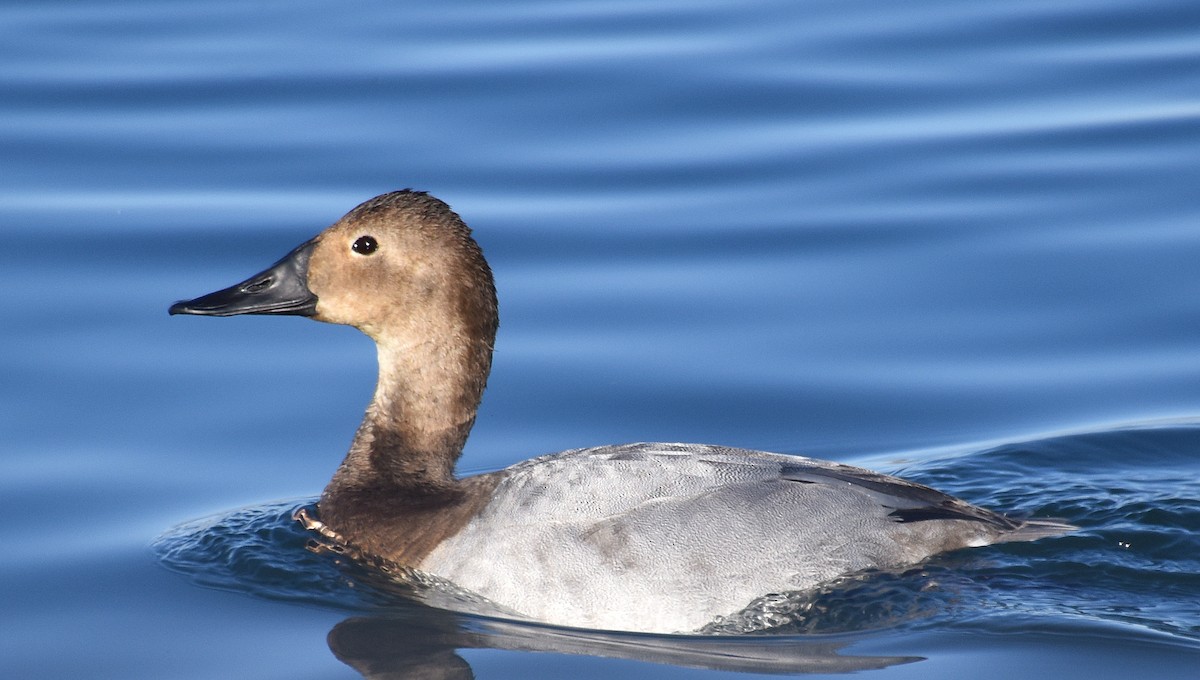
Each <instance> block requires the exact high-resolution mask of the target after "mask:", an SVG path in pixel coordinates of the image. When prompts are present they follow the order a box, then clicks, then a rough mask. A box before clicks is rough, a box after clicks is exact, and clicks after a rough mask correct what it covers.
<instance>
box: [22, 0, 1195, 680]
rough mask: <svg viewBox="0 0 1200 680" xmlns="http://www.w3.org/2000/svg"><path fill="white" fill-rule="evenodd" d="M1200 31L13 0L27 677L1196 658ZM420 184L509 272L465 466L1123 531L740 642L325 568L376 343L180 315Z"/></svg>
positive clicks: (1025, 547) (1089, 22)
mask: <svg viewBox="0 0 1200 680" xmlns="http://www.w3.org/2000/svg"><path fill="white" fill-rule="evenodd" d="M1197 26H1200V8H1197V7H1196V6H1195V5H1194V3H1187V2H1182V1H1176V2H1169V1H1168V2H1164V1H1159V0H1152V1H1151V2H1140V3H1135V2H1129V1H1128V0H1125V1H1112V2H1102V3H1097V2H1086V3H1085V2H1053V3H1047V2H1033V1H1025V2H1007V3H960V2H944V1H941V2H939V1H936V0H920V1H919V2H914V3H904V4H903V5H897V4H894V3H883V2H866V1H863V2H805V3H794V2H736V3H735V2H694V1H693V2H686V3H684V2H670V1H658V2H650V3H646V2H638V3H635V2H608V3H561V2H518V3H502V4H494V3H480V2H466V3H454V4H452V5H450V6H437V5H428V4H425V5H417V4H413V5H411V6H405V5H402V4H395V3H362V4H359V5H355V6H353V7H344V6H338V5H329V4H326V3H315V2H301V3H295V2H292V3H283V2H260V3H252V4H245V3H233V2H209V3H203V4H198V3H185V2H154V3H150V2H130V1H127V0H123V1H114V2H88V3H41V4H35V5H30V4H28V3H14V2H7V3H3V4H2V5H0V38H2V39H0V64H3V65H4V68H3V69H0V92H2V93H3V94H2V95H0V159H2V160H0V290H3V291H4V295H3V296H0V312H2V313H3V321H2V322H0V375H2V376H3V378H2V379H0V406H2V408H0V433H2V434H3V437H2V439H0V441H2V442H3V448H2V452H3V459H4V466H3V473H2V474H0V499H3V500H4V505H5V508H6V511H7V512H6V522H5V524H4V528H3V529H2V530H0V541H2V542H3V545H4V547H5V548H6V550H5V554H6V557H5V559H4V560H3V561H2V562H0V583H3V584H4V585H3V586H0V588H2V590H0V597H2V598H3V601H4V603H5V606H4V607H3V613H0V622H2V623H0V630H2V631H3V634H2V635H0V659H2V660H3V665H4V668H5V672H6V673H8V674H11V675H12V676H13V677H81V676H87V677H122V678H126V677H162V676H170V677H195V678H209V677H289V678H291V677H322V678H324V677H345V678H351V677H357V676H358V673H356V670H355V669H357V671H359V672H361V673H362V674H364V675H371V674H375V676H377V677H378V676H381V675H383V674H384V673H386V672H394V673H397V674H408V675H411V676H419V675H420V674H422V673H425V674H429V673H433V672H446V673H450V674H454V673H459V674H461V673H464V672H466V671H467V669H468V668H469V669H470V670H471V671H472V672H474V673H475V675H476V676H478V677H504V678H508V677H511V678H517V677H525V676H527V675H529V674H538V675H566V674H570V675H572V676H577V677H601V676H609V675H612V674H616V673H621V674H625V675H627V676H634V677H650V676H653V677H688V678H695V677H701V676H709V677H712V676H725V675H727V674H731V673H735V672H746V673H751V674H773V673H778V672H793V671H810V672H828V673H834V672H839V671H848V670H855V669H858V670H863V672H864V674H865V675H867V676H868V677H881V678H883V677H893V678H901V677H917V676H920V677H947V676H951V675H964V674H969V675H970V677H980V678H983V677H1021V676H1028V675H1033V674H1039V675H1044V674H1046V673H1048V672H1054V673H1055V674H1056V676H1057V677H1067V678H1083V677H1087V678H1089V679H1091V678H1097V677H1126V676H1129V675H1131V674H1135V673H1136V674H1145V672H1146V669H1148V668H1152V669H1153V672H1154V675H1155V676H1156V677H1180V678H1183V677H1192V676H1193V675H1194V668H1195V667H1196V664H1197V662H1198V661H1200V605H1198V604H1197V603H1198V602H1200V582H1198V580H1197V578H1198V577H1197V576H1196V575H1197V573H1200V564H1198V563H1197V558H1196V555H1198V554H1200V551H1198V550H1197V548H1198V547H1200V546H1198V545H1197V544H1198V539H1197V538H1196V536H1197V530H1198V529H1200V483H1198V482H1197V481H1196V480H1197V478H1198V475H1197V472H1198V467H1200V464H1198V463H1197V461H1198V460H1200V458H1198V457H1197V456H1196V454H1195V451H1196V450H1197V444H1198V443H1200V429H1198V428H1200V375H1198V374H1200V332H1198V331H1197V328H1198V327H1200V326H1198V325H1197V319H1200V295H1198V294H1197V293H1200V286H1197V283H1196V281H1197V278H1196V276H1197V275H1196V266H1195V263H1196V262H1197V261H1200V227H1197V224H1198V223H1200V221H1198V217H1200V193H1198V192H1197V191H1196V187H1197V186H1198V181H1197V180H1200V170H1198V166H1197V163H1196V159H1197V158H1200V134H1197V130H1198V129H1200V128H1198V126H1197V123H1198V120H1200V80H1197V77H1196V75H1195V74H1196V73H1200V41H1198V40H1197V39H1196V27H1197ZM404 186H413V187H416V188H421V189H428V190H430V191H432V192H434V193H435V194H436V195H438V196H439V197H441V198H443V199H445V200H447V201H448V202H450V203H451V204H452V205H453V206H454V207H455V209H456V210H458V211H459V212H460V213H461V214H462V215H463V216H464V217H465V218H466V220H467V221H468V223H470V224H471V225H472V226H473V227H474V228H475V230H476V234H477V236H478V239H479V241H480V242H481V244H482V245H483V247H484V249H485V252H486V253H487V254H488V256H489V259H490V261H491V263H492V266H493V269H494V270H495V272H496V277H497V285H498V287H499V290H500V296H501V315H502V327H501V331H500V337H499V339H498V342H497V354H496V368H495V372H494V374H493V378H492V380H491V382H490V384H489V389H488V393H487V395H486V397H485V402H484V406H483V409H482V410H481V413H480V417H479V421H478V425H477V427H476V430H475V433H474V434H473V436H472V438H471V441H470V443H469V444H468V449H467V452H466V455H465V456H464V459H463V464H462V468H463V470H464V471H466V472H474V471H480V470H486V469H495V468H498V467H502V466H504V465H507V464H510V463H512V462H515V461H517V460H520V459H523V458H527V457H530V456H532V455H536V454H540V453H544V452H549V451H556V450H562V449H566V448H572V447H578V446H587V445H593V444H603V443H617V442H625V441H636V440H667V441H671V440H682V441H702V442H712V443H722V444H729V445H736V446H745V447H750V448H760V449H769V450H776V451H783V452H793V453H803V454H807V455H813V456H819V457H825V458H832V459H836V460H842V461H847V462H852V463H858V464H865V465H869V466H872V467H875V468H878V469H882V470H885V471H889V472H899V473H902V474H905V475H906V476H910V477H912V478H914V479H917V480H918V481H922V482H926V483H930V484H934V485H936V486H938V487H940V488H943V489H945V490H947V491H950V492H953V493H956V494H959V495H961V496H963V497H965V498H967V499H969V500H971V501H974V502H978V503H981V504H984V505H988V506H991V507H995V508H999V509H1004V510H1007V511H1011V512H1014V513H1018V514H1021V513H1037V514H1044V515H1053V516H1059V517H1063V518H1065V519H1067V520H1069V521H1072V522H1074V523H1076V524H1079V525H1080V526H1081V527H1082V530H1081V531H1080V532H1078V533H1076V534H1074V535H1071V536H1068V537H1063V538H1060V539H1054V540H1050V541H1044V542H1039V543H1033V544H1020V545H1007V546H996V547H993V548H987V549H982V550H975V551H967V552H963V553H956V554H953V555H947V556H942V557H939V558H937V559H936V560H933V561H931V562H930V563H928V564H925V565H921V566H920V567H918V568H914V569H912V570H908V571H906V572H902V573H898V574H877V575H873V576H872V577H871V578H868V579H852V580H849V581H846V582H841V583H836V584H831V585H830V586H829V587H828V588H826V589H823V590H822V591H820V592H817V593H811V594H808V595H807V596H806V597H796V598H792V599H789V600H786V601H782V602H770V603H764V606H763V608H762V612H761V613H762V614H763V617H762V619H761V620H762V621H767V622H768V623H778V624H779V625H777V626H776V627H774V628H768V629H765V630H760V631H759V632H757V633H755V634H753V635H743V636H737V637H728V636H725V637H719V638H679V637H670V636H662V637H656V636H639V635H628V634H626V635H620V634H612V633H607V634H599V633H589V632H581V631H569V630H562V629H555V628H552V627H545V626H533V625H527V624H518V623H514V622H511V621H505V620H501V619H497V618H489V617H485V616H477V615H467V614H456V613H452V612H445V611H442V610H439V609H436V608H430V606H429V604H428V603H421V602H411V601H408V600H405V599H403V597H402V595H403V594H402V593H396V592H394V591H393V590H392V589H391V587H389V586H388V585H387V584H380V583H378V582H377V580H376V579H374V578H373V577H372V575H371V574H369V573H364V572H362V571H361V570H356V569H355V567H353V565H346V564H342V563H339V560H337V559H336V558H335V557H333V556H330V555H320V554H315V553H312V552H309V551H307V550H306V549H305V547H304V537H303V536H302V535H300V534H299V533H298V532H297V531H296V529H295V527H294V526H293V525H291V523H290V522H289V521H288V520H287V519H286V516H287V515H288V514H289V513H290V511H291V509H292V508H294V507H296V506H298V505H302V504H304V503H306V502H309V501H311V499H312V498H313V496H315V494H316V493H317V492H318V491H319V490H320V488H321V487H322V486H323V484H324V482H325V481H326V480H327V479H328V477H329V475H330V474H331V473H332V470H333V468H334V466H335V465H336V464H337V462H338V461H339V460H340V457H341V455H342V452H343V451H344V450H345V447H346V445H347V444H348V442H349V439H350V437H351V435H352V433H353V430H354V427H355V426H356V425H357V422H358V419H359V417H360V415H361V410H362V407H363V406H364V405H365V403H366V401H367V399H368V398H369V395H370V391H371V387H372V383H373V379H374V368H375V367H374V362H373V358H372V357H373V354H372V350H371V347H370V343H369V341H368V340H366V339H365V338H363V337H361V336H359V335H358V334H357V333H356V332H355V331H352V330H349V329H344V328H339V327H331V326H325V325H321V324H314V323H311V322H308V321H305V320H301V319H270V318H235V319H222V320H213V319H186V318H168V317H167V316H166V306H167V305H168V304H170V303H171V302H172V301H174V300H176V299H179V298H184V297H190V296H193V295H196V294H199V293H203V292H207V291H209V290H212V289H214V288H216V287H219V286H223V285H226V284H228V283H231V282H233V281H236V280H240V279H241V278H242V277H244V276H245V275H248V274H250V273H253V272H254V271H258V270H259V269H261V268H262V267H263V266H265V265H267V264H269V263H270V262H272V261H274V259H275V258H277V257H279V256H280V255H282V254H283V253H285V252H286V251H287V250H288V249H290V248H291V247H293V246H294V245H296V244H297V243H299V242H301V241H303V240H305V239H307V238H308V237H310V236H311V235H313V234H314V233H316V232H317V231H318V230H320V229H321V228H323V227H324V226H325V225H326V224H328V223H329V222H331V221H332V220H334V219H336V218H337V217H338V216H340V215H341V214H342V213H343V212H345V211H346V210H348V209H349V208H351V207H352V206H353V205H355V204H356V203H358V202H359V201H361V200H364V199H366V198H368V197H370V196H372V195H374V194H377V193H381V192H383V191H387V190H391V189H395V188H401V187H404ZM206 517H207V518H210V519H209V520H207V522H208V523H207V524H204V523H201V524H199V525H198V524H196V521H197V520H198V518H206ZM164 567H166V568H164ZM180 572H182V573H180ZM435 604H441V605H444V606H453V604H454V603H453V602H451V603H446V602H442V603H435ZM772 616H779V617H782V618H783V619H786V621H782V622H781V621H780V620H777V619H774V618H771V617H772ZM865 669H876V670H870V671H867V670H865Z"/></svg>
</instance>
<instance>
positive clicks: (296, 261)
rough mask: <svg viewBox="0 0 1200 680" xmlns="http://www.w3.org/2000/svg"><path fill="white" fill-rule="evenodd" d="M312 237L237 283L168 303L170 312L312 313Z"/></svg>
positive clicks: (313, 304)
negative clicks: (273, 262) (309, 270)
mask: <svg viewBox="0 0 1200 680" xmlns="http://www.w3.org/2000/svg"><path fill="white" fill-rule="evenodd" d="M316 243H317V242H316V239H313V240H311V241H307V242H305V243H302V244H301V245H299V246H298V247H297V248H296V249H295V250H293V251H292V252H290V253H288V254H287V255H285V256H284V257H283V259H281V260H280V261H278V262H276V263H275V264H273V265H271V268H270V269H267V270H266V271H263V272H260V273H258V274H255V275H254V276H251V277H250V278H248V279H246V280H245V281H242V282H241V283H239V284H237V285H233V286H230V287H228V288H226V289H224V290H218V291H217V292H215V293H209V294H208V295H203V296H201V297H198V298H196V299H194V300H182V301H180V302H176V303H175V304H173V305H171V309H170V310H168V311H169V312H170V313H171V314H199V315H202V316H234V315H236V314H296V315H299V316H312V315H313V314H315V313H316V311H317V296H316V295H314V294H313V292H312V291H311V290H309V289H308V258H309V257H310V256H311V255H312V251H313V248H314V247H315V246H316Z"/></svg>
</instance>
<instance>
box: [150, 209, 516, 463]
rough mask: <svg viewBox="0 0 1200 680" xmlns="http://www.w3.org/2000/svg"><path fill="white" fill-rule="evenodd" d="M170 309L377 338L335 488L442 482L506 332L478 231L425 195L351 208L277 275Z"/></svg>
mask: <svg viewBox="0 0 1200 680" xmlns="http://www.w3.org/2000/svg"><path fill="white" fill-rule="evenodd" d="M170 313H171V314H196V315H203V316H233V315H237V314H293V315H302V316H308V317H310V318H313V319H316V320H318V321H326V322H330V323H338V324H346V325H350V326H354V327H356V328H358V329H359V330H361V331H363V332H364V333H366V334H367V335H369V336H370V337H371V338H372V339H374V340H375V343H376V346H377V349H378V355H379V382H378V385H377V387H376V391H375V397H374V400H373V401H372V403H371V405H370V406H369V407H368V409H367V414H366V418H365V419H364V421H363V425H362V427H360V429H359V432H358V434H357V435H356V437H355V442H354V444H353V446H352V447H351V451H350V454H349V455H348V457H347V459H346V462H345V463H343V465H342V468H341V469H340V470H339V474H338V476H336V477H335V480H334V482H335V483H339V480H340V483H341V484H342V485H343V486H345V485H350V486H355V485H358V486H363V485H371V486H376V487H378V486H388V485H393V486H394V485H410V486H411V485H424V486H427V487H428V486H440V485H444V484H449V483H450V482H451V479H452V473H453V465H454V461H455V460H456V459H457V458H458V456H459V454H460V453H461V451H462V447H463V445H464V444H465V441H466V438H467V434H468V433H469V431H470V428H471V425H472V424H473V423H474V420H475V412H476V410H477V409H478V406H479V401H480V399H481V398H482V394H483V389H484V386H485V384H486V381H487V376H488V373H489V371H490V370H491V360H492V345H493V342H494V340H495V336H496V329H497V326H498V314H497V304H496V290H495V285H494V283H493V279H492V273H491V270H490V269H489V268H488V265H487V262H486V261H485V260H484V257H483V253H482V251H481V250H480V248H479V246H478V245H477V244H476V243H475V241H474V239H472V238H471V231H470V229H469V228H468V227H467V226H466V224H464V223H463V221H462V219H460V218H459V216H458V215H457V214H455V213H454V212H453V211H452V210H451V209H450V207H449V206H447V205H446V204H445V203H443V202H442V201H439V200H438V199H436V198H434V197H432V196H429V195H427V194H424V193H421V192H415V191H407V190H406V191H397V192H392V193H389V194H384V195H382V196H377V197H375V198H373V199H371V200H369V201H367V202H365V203H363V204H361V205H359V206H358V207H356V208H354V209H353V210H351V211H350V212H349V213H347V214H346V216H345V217H343V218H342V219H340V220H338V221H337V222H336V223H335V224H334V225H333V226H331V227H329V228H328V229H326V230H325V231H324V232H322V233H321V234H320V235H318V236H317V237H315V238H313V239H311V240H309V241H306V242H305V243H303V244H301V245H300V246H298V247H296V248H295V249H294V250H292V251H291V252H290V253H288V254H287V255H286V256H284V258H283V259H281V260H279V261H278V262H276V263H275V264H273V265H271V267H269V268H268V269H266V270H264V271H262V272H260V273H258V274H255V275H254V276H251V277H250V278H248V279H246V280H245V281H242V282H241V283H238V284H236V285H233V286H230V287H228V288H225V289H222V290H219V291H216V292H214V293H209V294H208V295H204V296H201V297H198V298H195V299H193V300H186V301H181V302H177V303H175V304H174V305H172V306H171V308H170Z"/></svg>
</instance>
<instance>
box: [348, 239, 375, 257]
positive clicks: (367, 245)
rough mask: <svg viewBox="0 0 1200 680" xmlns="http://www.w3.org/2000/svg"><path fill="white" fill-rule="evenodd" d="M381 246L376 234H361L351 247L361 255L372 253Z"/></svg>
mask: <svg viewBox="0 0 1200 680" xmlns="http://www.w3.org/2000/svg"><path fill="white" fill-rule="evenodd" d="M378 248H379V242H378V241H376V240H375V237H374V236H359V237H358V240H357V241H355V242H354V245H352V246H350V249H351V250H353V251H354V252H356V253H358V254H359V255H370V254H371V253H373V252H375V251H376V250H377V249H378Z"/></svg>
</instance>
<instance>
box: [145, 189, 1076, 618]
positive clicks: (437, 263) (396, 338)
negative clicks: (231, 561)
mask: <svg viewBox="0 0 1200 680" xmlns="http://www.w3.org/2000/svg"><path fill="white" fill-rule="evenodd" d="M169 312H170V314H189V315H201V316H232V315H240V314H275V315H298V316H305V317H309V318H311V319H315V320H317V321H324V322H328V323H335V324H345V325H349V326H353V327H355V328H358V329H359V330H361V331H362V332H363V333H365V334H366V335H367V336H369V337H370V338H371V339H373V340H374V341H375V346H376V350H377V358H378V370H379V376H378V382H377V383H376V387H375V391H374V395H373V397H372V399H371V402H370V404H369V405H368V407H367V408H366V413H365V415H364V417H363V420H362V423H361V425H360V426H359V427H358V429H357V431H356V432H355V435H354V438H353V441H352V443H351V445H350V448H349V451H348V452H347V453H346V454H345V457H344V459H343V461H342V463H341V465H340V466H338V467H337V469H336V471H335V472H334V473H333V477H332V479H331V480H330V481H329V483H328V485H327V486H326V487H325V489H324V491H323V492H322V493H321V495H320V497H319V499H318V500H317V503H316V506H315V510H314V516H313V517H312V518H307V520H308V521H307V523H306V526H307V527H309V528H311V529H313V530H314V531H318V530H319V531H320V532H321V533H322V534H323V535H324V536H328V537H334V538H336V540H337V542H338V543H339V544H341V545H343V546H344V547H345V548H347V549H350V550H352V554H354V555H357V556H359V557H361V558H363V559H367V560H369V559H374V560H378V562H377V563H381V564H390V565H400V566H402V567H404V568H406V569H409V570H411V571H412V573H415V574H422V575H426V576H428V577H430V578H432V579H437V580H438V582H448V583H450V584H452V585H453V586H455V587H457V588H461V589H463V590H464V591H466V592H468V593H471V594H473V595H474V596H478V597H480V598H482V599H483V600H485V601H487V602H490V603H494V604H495V605H497V606H499V607H500V608H502V610H503V611H506V612H511V613H513V614H515V615H517V616H520V617H525V618H528V619H532V620H536V621H539V622H545V623H549V624H555V625H561V626H570V627H577V628H587V629H600V630H620V631H636V632H646V633H688V632H695V631H700V630H702V629H704V627H705V626H706V625H709V624H710V623H712V622H714V621H718V620H721V619H722V618H723V617H728V616H730V615H734V614H736V613H738V612H739V611H741V610H743V609H744V608H745V607H746V606H747V605H749V604H750V603H751V602H753V601H754V600H755V599H756V598H760V597H763V596H766V595H769V594H778V593H791V592H796V591H806V590H811V589H813V588H815V587H817V586H819V585H821V584H825V583H828V582H830V581H832V580H834V579H837V578H839V577H843V576H847V575H851V574H856V573H869V572H870V571H871V570H895V569H902V568H906V567H908V566H911V565H916V564H919V563H921V562H923V561H925V560H927V559H928V558H930V557H931V556H933V555H937V554H940V553H944V552H947V551H952V550H958V549H961V548H968V547H979V546H986V545H991V544H995V543H1003V542H1010V541H1030V540H1036V539H1040V538H1044V537H1050V536H1057V535H1060V534H1063V533H1066V532H1069V531H1071V530H1073V529H1074V528H1075V527H1073V526H1071V525H1069V524H1066V523H1064V522H1061V521H1058V520H1053V519H1016V518H1012V517H1008V516H1006V515H1004V514H1001V513H999V512H994V511H992V510H987V509H984V508H981V507H977V506H975V505H971V504H969V503H967V502H965V501H963V500H960V499H958V498H955V497H953V496H950V495H948V494H945V493H942V492H940V491H937V490H935V489H932V488H930V487H928V486H924V485H921V484H918V483H915V482H911V481H907V480H904V479H901V478H898V477H894V476H889V475H885V474H881V473H878V472H874V471H871V470H867V469H863V468H860V467H855V466H851V465H846V464H842V463H836V462H830V461H823V460H817V459H813V458H806V457H803V456H798V455H786V454H779V453H769V452H763V451H752V450H746V449H739V448H732V447H726V446H719V445H707V444H683V443H631V444H620V445H608V446H596V447H590V448H580V449H575V450H570V451H565V452H561V453H555V454H551V455H543V456H540V457H536V458H532V459H530V460H526V461H524V462H519V463H516V464H515V465H512V466H511V467H507V468H504V469H501V470H497V471H493V472H487V473H483V474H477V475H471V476H459V475H458V474H456V471H455V469H456V463H457V461H458V459H459V457H460V455H461V454H462V451H463V447H464V445H465V443H466V441H467V437H468V435H469V434H470V431H471V428H472V426H473V425H474V423H475V418H476V412H477V410H478V407H479V404H480V402H481V400H482V397H483V393H484V388H485V386H486V384H487V379H488V375H489V373H490V371H491V365H492V353H493V352H492V349H493V343H494V340H495V337H496V333H497V329H498V327H499V312H498V303H497V297H496V287H495V283H494V280H493V276H492V271H491V268H490V267H489V265H488V262H487V260H486V259H485V258H484V255H483V251H482V250H481V248H480V246H479V244H478V243H477V242H476V241H475V239H474V238H473V236H472V232H471V229H470V228H469V227H468V226H467V225H466V224H465V223H464V221H463V220H462V218H461V217H460V216H459V215H458V214H457V213H455V212H454V211H453V210H452V209H451V208H450V206H449V205H447V204H446V203H444V202H443V201H441V200H439V199H437V198H435V197H433V196H432V195H430V194H428V193H426V192H421V191H414V190H410V189H405V190H402V191H394V192H391V193H386V194H383V195H380V196H377V197H375V198H372V199H370V200H368V201H366V202H364V203H362V204H360V205H358V206H357V207H355V208H354V209H353V210H351V211H350V212H349V213H347V214H346V215H345V216H344V217H342V218H341V219H340V220H338V221H337V222H336V223H334V224H333V225H332V226H330V227H329V228H327V229H325V230H324V231H323V232H321V233H320V234H319V235H317V236H316V237H315V238H312V239H310V240H308V241H305V242H304V243H302V244H300V245H299V246H297V247H296V248H295V249H293V250H292V251H291V252H289V253H288V254H287V255H285V256H284V257H283V258H282V259H280V260H279V261H278V262H276V263H275V264H273V265H271V266H270V267H268V268H267V269H265V270H264V271H262V272H260V273H258V274H255V275H254V276H251V277H249V278H248V279H246V280H244V281H242V282H241V283H238V284H235V285H233V286H230V287H228V288H224V289H222V290H218V291H216V292H213V293H209V294H207V295H203V296H200V297H197V298H195V299H191V300H185V301H180V302H176V303H175V304H173V305H171V307H170V309H169Z"/></svg>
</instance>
